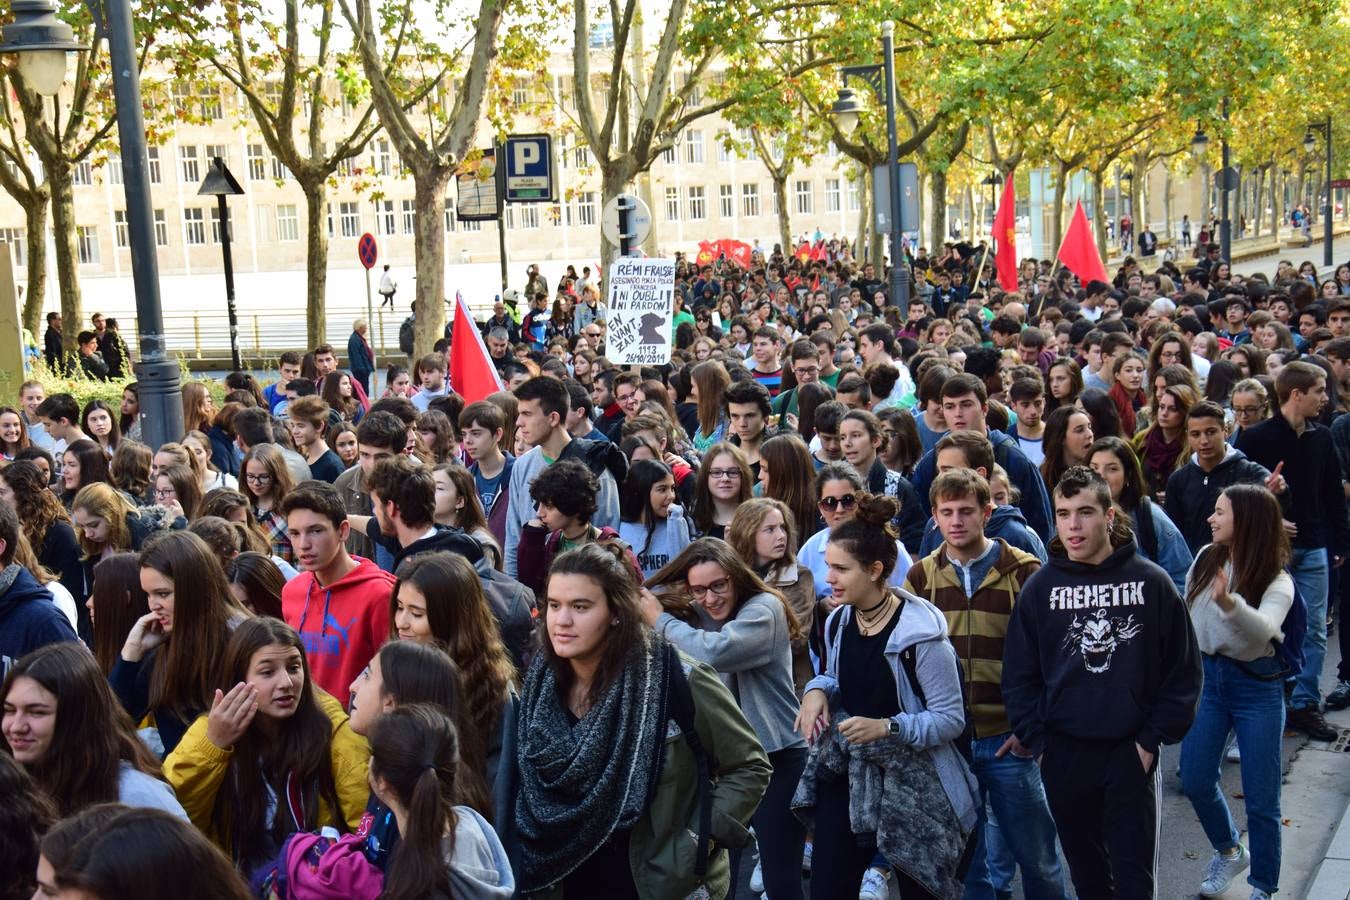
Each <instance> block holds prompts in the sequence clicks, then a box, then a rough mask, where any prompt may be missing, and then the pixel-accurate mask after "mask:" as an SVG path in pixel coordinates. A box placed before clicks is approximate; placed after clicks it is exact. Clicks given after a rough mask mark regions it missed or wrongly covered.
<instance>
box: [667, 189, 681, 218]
mask: <svg viewBox="0 0 1350 900" xmlns="http://www.w3.org/2000/svg"><path fill="white" fill-rule="evenodd" d="M666 221H667V222H678V221H680V189H679V188H677V187H668V188H666Z"/></svg>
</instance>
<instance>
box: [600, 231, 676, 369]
mask: <svg viewBox="0 0 1350 900" xmlns="http://www.w3.org/2000/svg"><path fill="white" fill-rule="evenodd" d="M607 284H608V286H609V324H608V329H607V331H606V334H605V356H606V357H608V358H609V360H610V361H611V362H614V363H617V364H619V365H621V366H635V365H642V366H658V365H662V364H663V363H668V362H670V351H671V348H672V347H673V346H674V338H673V336H672V334H671V331H672V329H671V321H672V320H673V319H674V317H675V260H673V259H642V258H638V257H632V256H629V257H620V258H619V259H616V260H614V262H612V263H610V265H609V278H608V279H607Z"/></svg>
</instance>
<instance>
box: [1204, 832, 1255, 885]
mask: <svg viewBox="0 0 1350 900" xmlns="http://www.w3.org/2000/svg"><path fill="white" fill-rule="evenodd" d="M1251 864H1252V855H1251V854H1250V853H1248V852H1247V848H1246V847H1244V846H1242V845H1241V844H1238V852H1237V853H1235V854H1233V855H1232V856H1224V855H1223V854H1222V853H1220V852H1219V851H1217V850H1216V851H1214V857H1213V858H1212V859H1210V861H1209V868H1207V869H1206V870H1205V880H1204V881H1202V882H1200V896H1201V897H1218V896H1221V895H1222V894H1223V892H1224V891H1226V890H1228V886H1229V885H1230V884H1232V883H1233V879H1234V878H1236V877H1238V876H1239V875H1241V874H1242V873H1243V872H1245V871H1247V869H1248V868H1249V867H1250V866H1251Z"/></svg>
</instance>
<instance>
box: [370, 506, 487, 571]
mask: <svg viewBox="0 0 1350 900" xmlns="http://www.w3.org/2000/svg"><path fill="white" fill-rule="evenodd" d="M435 529H436V533H435V534H433V535H431V536H430V537H425V538H422V539H421V540H418V541H413V542H412V543H411V544H409V545H408V546H406V547H405V546H403V545H402V544H400V543H399V542H398V537H397V536H396V535H390V534H385V533H383V532H382V531H380V523H379V522H378V521H376V519H375V518H374V517H373V516H372V517H371V519H370V522H369V524H368V525H367V526H366V537H368V538H370V540H371V541H372V542H374V543H376V544H379V545H380V546H381V547H384V549H386V550H388V551H389V552H390V553H392V554H394V565H393V568H392V569H390V571H391V572H397V571H398V567H399V563H401V562H403V561H404V560H405V559H407V558H408V557H410V556H416V555H417V554H419V553H435V552H437V551H444V552H447V553H455V554H458V555H460V556H462V557H464V558H465V559H467V560H468V561H469V562H471V563H477V562H478V561H479V560H480V559H482V558H483V545H482V544H480V543H478V541H476V540H474V538H472V537H470V536H469V535H468V534H467V533H465V532H464V531H463V530H462V529H459V528H450V527H449V526H446V525H437V526H435Z"/></svg>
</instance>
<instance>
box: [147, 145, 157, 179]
mask: <svg viewBox="0 0 1350 900" xmlns="http://www.w3.org/2000/svg"><path fill="white" fill-rule="evenodd" d="M145 155H146V159H147V160H148V161H149V169H150V183H151V184H159V183H160V171H159V148H158V147H147V148H145Z"/></svg>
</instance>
